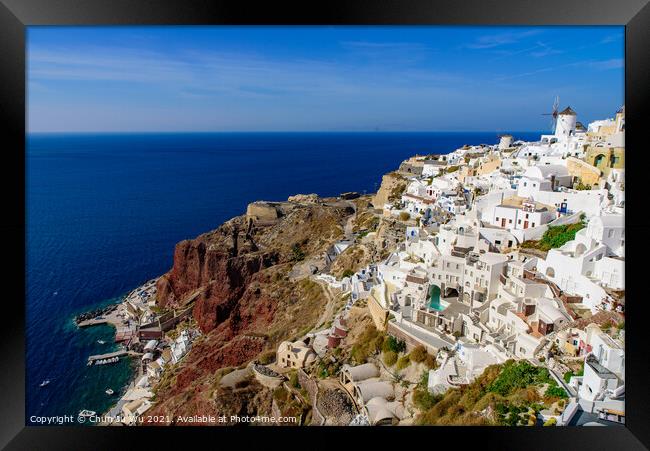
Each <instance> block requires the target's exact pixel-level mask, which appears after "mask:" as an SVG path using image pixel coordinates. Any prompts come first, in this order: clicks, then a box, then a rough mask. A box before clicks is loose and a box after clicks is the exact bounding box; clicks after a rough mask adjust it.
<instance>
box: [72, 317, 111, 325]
mask: <svg viewBox="0 0 650 451" xmlns="http://www.w3.org/2000/svg"><path fill="white" fill-rule="evenodd" d="M106 323H108V320H107V319H106V318H102V319H97V318H93V319H87V320H84V321H81V322H79V323H78V324H77V327H88V326H96V325H98V324H106Z"/></svg>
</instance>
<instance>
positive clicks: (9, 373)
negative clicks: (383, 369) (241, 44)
mask: <svg viewBox="0 0 650 451" xmlns="http://www.w3.org/2000/svg"><path fill="white" fill-rule="evenodd" d="M139 24H141V25H165V24H187V25H189V24H215V25H218V24H228V25H246V24H278V25H291V24H296V25H297V24H302V25H337V24H341V25H344V24H348V25H355V24H356V25H373V24H374V25H415V24H418V25H426V24H430V25H624V26H625V28H626V32H625V37H626V40H625V72H626V74H625V84H626V94H625V106H626V122H627V126H626V128H627V136H626V139H627V140H628V146H627V147H628V148H629V149H630V153H629V154H628V156H627V161H628V165H627V167H626V169H627V171H626V172H628V175H627V177H626V179H627V183H626V185H627V186H626V188H627V195H626V198H627V203H628V206H627V207H626V229H627V234H628V243H632V245H631V246H628V250H627V252H626V253H627V265H626V271H627V277H626V290H627V292H628V296H627V298H628V299H629V302H627V305H626V317H627V318H626V354H627V370H626V379H627V381H626V383H627V396H626V413H627V417H626V423H627V424H626V427H618V428H593V427H592V428H589V427H583V428H499V427H494V428H492V427H490V428H486V427H484V428H462V429H456V428H444V427H439V428H435V429H434V430H432V429H430V428H384V429H379V428H345V429H337V430H336V431H333V430H332V429H331V428H299V429H300V430H296V429H295V428H256V429H254V430H253V431H252V432H248V431H246V432H245V433H244V431H243V430H242V429H240V428H189V429H186V428H149V427H141V428H116V427H109V428H89V427H77V428H74V427H49V426H48V427H26V426H25V335H24V328H25V310H24V299H25V289H26V288H25V287H26V285H25V282H24V280H25V238H26V237H25V159H24V157H25V156H24V151H25V117H26V116H25V105H26V103H25V97H26V91H25V27H26V26H30V25H139ZM649 38H650V5H649V4H648V0H625V1H616V2H613V1H611V0H609V1H608V0H502V1H499V2H492V1H489V0H464V1H451V0H445V1H435V2H434V1H426V0H409V1H406V0H402V1H399V0H383V1H378V0H375V1H372V0H364V1H359V0H357V1H352V0H348V1H344V0H328V1H323V2H315V3H311V2H305V1H302V2H295V3H293V2H292V3H289V2H283V3H278V2H269V1H266V2H250V1H241V0H240V1H223V0H219V1H215V0H213V1H208V0H164V1H163V0H133V1H126V0H104V1H102V0H85V1H75V0H0V73H1V74H2V75H1V81H0V124H2V128H3V129H4V130H5V132H4V133H3V135H2V139H3V141H4V143H5V144H4V145H3V146H2V147H3V152H2V158H3V160H4V165H3V167H4V169H5V170H4V174H3V176H2V177H0V180H1V182H0V183H1V186H2V191H1V192H2V193H3V194H4V196H3V198H4V199H3V200H4V202H3V203H4V208H3V210H4V212H5V215H3V221H1V222H0V227H1V228H2V232H3V237H4V246H3V247H4V248H5V249H6V248H9V249H8V251H7V250H5V252H3V257H4V258H3V259H4V261H5V263H6V265H3V266H4V267H5V268H6V269H5V270H4V271H3V273H2V274H3V275H4V276H5V277H4V278H3V279H4V283H3V284H2V286H3V287H4V290H3V294H4V302H3V303H2V305H3V312H4V316H3V318H2V327H0V334H1V335H2V338H1V340H0V362H2V363H1V367H2V371H0V399H2V401H1V402H0V410H1V412H2V415H1V417H0V418H1V420H0V445H1V446H5V445H6V446H7V449H21V450H22V449H66V450H72V449H88V448H90V449H112V448H114V447H117V446H119V447H125V449H130V448H134V447H135V446H138V445H137V443H143V444H146V446H147V447H148V448H153V447H154V446H158V445H157V444H163V445H165V444H166V445H167V446H169V445H171V446H173V447H180V446H183V445H185V444H186V443H187V438H186V437H178V434H183V435H184V436H185V435H187V433H188V432H189V433H191V434H192V437H193V438H199V439H204V440H207V442H205V443H207V444H208V445H209V446H210V447H213V446H224V445H225V443H227V442H226V439H230V440H233V439H234V440H235V443H237V446H239V447H242V446H243V447H247V445H249V446H259V445H261V444H263V443H271V442H272V441H273V442H275V441H276V440H278V439H277V437H276V436H277V435H278V434H281V435H283V436H285V435H286V436H287V438H288V439H289V440H290V443H291V445H290V446H300V447H309V448H311V447H316V448H318V447H324V446H328V447H329V446H336V447H339V446H346V447H348V446H352V445H351V442H349V439H348V437H347V435H348V434H349V433H355V434H354V435H358V436H359V437H357V438H360V439H363V440H370V439H372V440H373V441H374V440H379V441H381V442H383V443H384V444H386V445H387V446H388V443H389V442H392V443H394V444H395V445H397V446H400V445H401V446H416V447H429V446H434V445H435V444H436V443H440V442H441V441H442V440H445V441H448V443H449V444H446V445H442V444H440V445H439V446H453V447H454V448H466V447H469V446H470V445H473V446H480V447H481V448H486V447H487V448H495V449H501V450H504V449H545V450H548V449H572V450H578V449H585V450H587V449H588V450H597V449H609V450H613V449H645V448H647V447H649V446H650V415H649V413H648V412H649V410H650V409H649V407H648V406H649V405H650V398H649V396H648V394H649V390H648V382H647V377H646V375H648V374H649V370H650V359H649V358H648V355H647V353H646V350H645V348H644V345H645V344H646V343H648V342H649V340H648V339H647V338H646V336H645V333H644V332H645V330H646V329H647V327H646V326H645V324H644V320H646V318H647V316H646V313H647V307H646V305H647V303H648V300H646V299H644V298H645V296H644V295H645V294H646V289H645V286H644V281H645V280H646V279H647V276H646V272H647V270H646V267H645V264H644V260H643V259H644V258H647V254H648V253H647V252H645V248H644V246H643V244H644V243H647V241H644V238H646V237H648V236H649V235H648V232H649V231H650V219H648V218H650V216H649V215H647V213H646V212H645V211H646V208H647V202H646V199H645V196H646V195H647V193H648V189H647V187H646V186H644V185H643V184H642V183H643V181H644V179H645V180H647V179H648V177H647V175H645V174H644V172H647V171H646V170H645V168H648V167H650V166H648V161H647V160H648V155H649V154H650V151H648V149H647V148H646V147H647V146H646V145H644V144H645V143H644V142H643V140H642V136H643V135H642V133H643V131H644V128H645V126H647V122H646V121H647V120H648V119H649V118H650V116H649V115H648V106H647V105H648V90H649V85H650V83H649V75H648V74H650V51H649V50H650V46H649V44H650V39H649ZM594 95H597V93H594ZM644 175H645V177H644ZM21 281H22V283H21ZM21 299H22V300H23V302H21V301H20V300H21ZM352 430H353V431H352ZM287 432H289V434H287ZM281 440H284V438H283V439H281ZM156 443H157V444H156ZM276 443H277V442H276ZM185 446H187V445H185Z"/></svg>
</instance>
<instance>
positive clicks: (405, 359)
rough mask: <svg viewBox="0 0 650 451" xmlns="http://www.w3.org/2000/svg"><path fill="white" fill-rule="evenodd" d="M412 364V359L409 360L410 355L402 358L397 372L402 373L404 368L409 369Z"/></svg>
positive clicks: (398, 363) (398, 362)
mask: <svg viewBox="0 0 650 451" xmlns="http://www.w3.org/2000/svg"><path fill="white" fill-rule="evenodd" d="M410 364H411V359H409V356H408V355H405V356H402V357H400V359H399V360H398V361H397V370H398V371H401V370H403V369H404V368H406V367H408V366H409V365H410Z"/></svg>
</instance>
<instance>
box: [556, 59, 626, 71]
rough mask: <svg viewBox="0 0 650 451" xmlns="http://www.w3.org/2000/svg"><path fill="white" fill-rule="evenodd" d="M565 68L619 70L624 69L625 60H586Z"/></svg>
mask: <svg viewBox="0 0 650 451" xmlns="http://www.w3.org/2000/svg"><path fill="white" fill-rule="evenodd" d="M567 66H573V67H587V68H589V69H595V70H609V69H621V68H623V67H625V60H624V59H623V58H612V59H608V60H601V61H595V60H586V61H578V62H576V63H571V64H568V65H567Z"/></svg>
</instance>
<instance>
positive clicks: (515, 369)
mask: <svg viewBox="0 0 650 451" xmlns="http://www.w3.org/2000/svg"><path fill="white" fill-rule="evenodd" d="M551 381H552V379H551V377H550V375H549V374H548V370H547V369H546V368H541V367H536V366H533V365H531V364H530V363H528V362H527V361H525V360H521V361H518V362H515V361H514V360H508V361H507V362H505V363H504V364H503V370H502V371H501V373H500V374H499V376H498V377H497V378H496V379H495V380H494V381H493V382H492V383H491V384H490V385H489V386H488V388H487V391H490V392H494V393H498V394H500V395H501V396H508V395H509V394H511V393H512V392H513V391H514V390H515V389H517V388H526V387H527V386H529V385H538V384H543V383H550V382H551Z"/></svg>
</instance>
